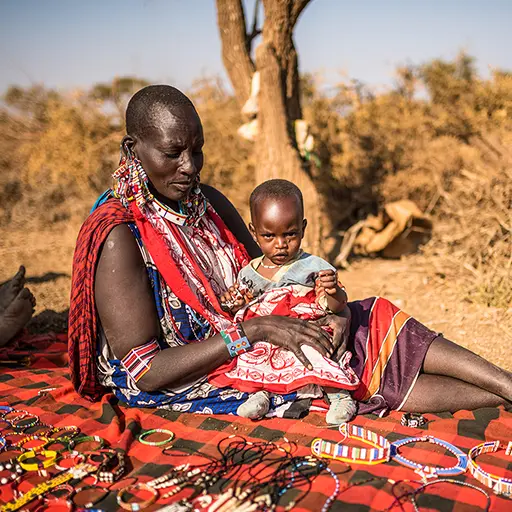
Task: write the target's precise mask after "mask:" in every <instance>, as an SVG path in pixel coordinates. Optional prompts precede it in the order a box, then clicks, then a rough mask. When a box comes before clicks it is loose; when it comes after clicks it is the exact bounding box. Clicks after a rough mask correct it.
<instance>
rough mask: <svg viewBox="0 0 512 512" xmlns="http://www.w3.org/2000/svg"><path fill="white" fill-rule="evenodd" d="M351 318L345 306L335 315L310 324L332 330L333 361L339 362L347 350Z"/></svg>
mask: <svg viewBox="0 0 512 512" xmlns="http://www.w3.org/2000/svg"><path fill="white" fill-rule="evenodd" d="M351 317H352V314H351V312H350V309H349V307H348V306H345V308H344V309H343V311H342V312H341V313H338V314H337V315H327V316H324V317H322V318H320V319H318V320H315V321H314V322H312V323H314V324H316V325H318V326H320V327H329V328H330V329H331V330H332V339H331V344H332V347H333V354H332V359H333V360H334V361H339V359H340V358H341V356H342V355H343V353H344V352H345V351H346V350H347V344H348V338H349V336H350V319H351Z"/></svg>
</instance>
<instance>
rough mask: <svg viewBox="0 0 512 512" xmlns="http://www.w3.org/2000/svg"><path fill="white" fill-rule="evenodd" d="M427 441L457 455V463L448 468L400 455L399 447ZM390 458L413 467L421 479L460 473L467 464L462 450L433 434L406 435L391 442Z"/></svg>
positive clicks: (466, 458) (464, 469) (466, 457)
mask: <svg viewBox="0 0 512 512" xmlns="http://www.w3.org/2000/svg"><path fill="white" fill-rule="evenodd" d="M421 442H427V443H432V444H437V445H439V446H442V447H443V448H444V449H445V450H447V451H449V452H451V453H452V454H453V455H455V457H457V464H455V466H450V467H448V468H439V467H434V466H428V465H426V464H421V463H419V462H414V461H412V460H409V459H406V458H405V457H404V456H403V455H400V453H399V449H400V448H401V447H402V446H404V445H406V444H409V443H421ZM390 456H391V459H392V460H394V461H396V462H398V463H399V464H401V465H402V466H406V467H408V468H411V469H414V472H415V473H417V474H418V475H419V476H420V477H421V479H422V480H423V481H427V479H429V478H437V477H438V476H455V475H460V474H461V473H464V471H466V468H467V465H468V456H467V455H466V454H465V453H464V452H463V451H462V450H459V448H457V447H456V446H454V445H453V444H451V443H447V442H446V441H443V440H442V439H438V438H437V437H433V436H421V437H407V438H405V439H401V440H399V441H395V442H393V443H391V452H390Z"/></svg>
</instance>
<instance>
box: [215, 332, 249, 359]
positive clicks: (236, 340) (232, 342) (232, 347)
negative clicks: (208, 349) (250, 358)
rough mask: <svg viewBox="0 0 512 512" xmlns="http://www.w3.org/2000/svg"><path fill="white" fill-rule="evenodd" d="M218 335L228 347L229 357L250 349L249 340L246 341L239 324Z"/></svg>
mask: <svg viewBox="0 0 512 512" xmlns="http://www.w3.org/2000/svg"><path fill="white" fill-rule="evenodd" d="M220 335H221V336H222V339H223V340H224V343H225V344H226V346H227V347H228V351H229V355H230V356H231V357H236V356H239V355H240V354H243V353H244V352H247V351H248V350H249V349H250V348H251V344H250V343H249V340H248V339H247V336H246V335H245V333H244V331H243V329H242V326H241V325H240V324H234V325H233V326H231V327H228V328H227V329H224V330H223V331H220Z"/></svg>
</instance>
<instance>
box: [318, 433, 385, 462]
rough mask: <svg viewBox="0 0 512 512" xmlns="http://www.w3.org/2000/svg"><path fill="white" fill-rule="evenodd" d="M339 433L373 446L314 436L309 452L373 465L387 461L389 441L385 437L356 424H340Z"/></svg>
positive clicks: (328, 457)
mask: <svg viewBox="0 0 512 512" xmlns="http://www.w3.org/2000/svg"><path fill="white" fill-rule="evenodd" d="M340 433H342V434H343V435H344V436H345V439H346V438H349V439H355V440H357V441H361V442H363V443H365V444H369V445H370V446H373V448H370V449H368V448H358V447H355V446H346V445H344V444H341V443H332V442H330V441H324V440H323V439H321V438H316V439H314V440H313V442H312V443H311V453H312V454H313V455H315V456H316V457H323V458H327V459H335V460H339V461H342V462H347V463H350V462H355V463H357V464H366V465H374V464H381V463H382V462H387V461H388V460H389V457H390V443H389V441H388V440H387V439H386V438H385V437H382V436H381V435H379V434H376V433H375V432H372V431H371V430H367V429H365V428H362V427H358V426H356V425H347V424H346V423H344V424H343V425H340ZM345 439H344V440H345Z"/></svg>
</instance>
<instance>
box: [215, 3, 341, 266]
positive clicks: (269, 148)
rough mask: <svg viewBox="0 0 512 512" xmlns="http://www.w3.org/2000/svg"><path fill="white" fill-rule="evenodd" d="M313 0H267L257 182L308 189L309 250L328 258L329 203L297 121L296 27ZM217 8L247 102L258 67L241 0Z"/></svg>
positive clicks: (237, 85)
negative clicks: (301, 147) (302, 146)
mask: <svg viewBox="0 0 512 512" xmlns="http://www.w3.org/2000/svg"><path fill="white" fill-rule="evenodd" d="M309 1H310V0H263V5H264V10H265V22H264V25H263V31H262V34H263V41H262V42H261V43H260V44H259V45H258V46H257V48H256V65H255V66H254V65H253V68H252V69H253V70H254V68H255V69H256V70H258V71H259V72H260V92H259V97H258V114H257V119H258V137H257V140H256V147H255V150H256V155H257V157H258V164H257V167H256V184H259V183H261V182H263V181H266V180H268V179H272V178H283V179H287V180H289V181H291V182H293V183H295V184H296V185H297V186H298V187H299V188H300V189H301V190H302V193H303V196H304V207H305V216H306V218H307V219H308V228H307V230H306V236H305V239H304V244H303V246H304V249H306V250H307V251H310V252H312V253H313V254H316V255H318V256H323V257H325V256H326V254H327V252H328V248H326V247H325V244H323V243H322V242H323V240H324V239H325V237H326V236H328V235H329V234H330V231H331V229H332V226H331V224H330V220H329V219H330V216H329V215H328V212H327V211H326V210H327V208H326V204H327V203H326V201H325V199H324V198H323V196H321V195H320V194H319V192H318V189H317V187H316V186H315V184H314V182H313V179H312V175H311V165H314V164H311V163H310V162H306V161H305V160H303V159H302V157H301V155H300V153H299V151H298V148H297V142H296V137H295V125H294V123H295V121H296V120H297V119H301V118H302V110H301V105H300V91H299V72H298V58H297V51H296V49H295V45H294V42H293V29H294V26H295V23H296V22H297V19H298V17H299V15H300V13H301V12H302V10H303V9H304V8H305V7H306V5H307V4H308V3H309ZM217 9H218V21H219V28H220V34H221V40H222V47H223V59H224V65H225V66H226V70H227V72H228V75H229V77H230V79H231V82H232V84H233V87H234V89H235V91H236V95H237V98H238V100H239V102H240V104H241V105H243V103H245V101H246V100H247V99H248V97H249V94H250V92H249V91H250V80H251V76H252V72H251V71H250V66H248V65H247V58H249V60H250V53H249V51H250V48H249V47H248V45H247V44H242V39H243V35H244V34H245V40H246V41H247V38H248V36H247V34H246V28H245V25H246V24H245V18H244V16H243V7H242V4H241V0H217ZM240 13H242V14H240ZM242 33H243V34H242ZM235 46H236V48H235ZM242 48H243V49H245V56H243V55H242V54H244V51H242ZM251 63H252V61H251ZM242 75H243V76H244V77H245V78H242ZM241 82H244V84H243V85H242V84H241Z"/></svg>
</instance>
